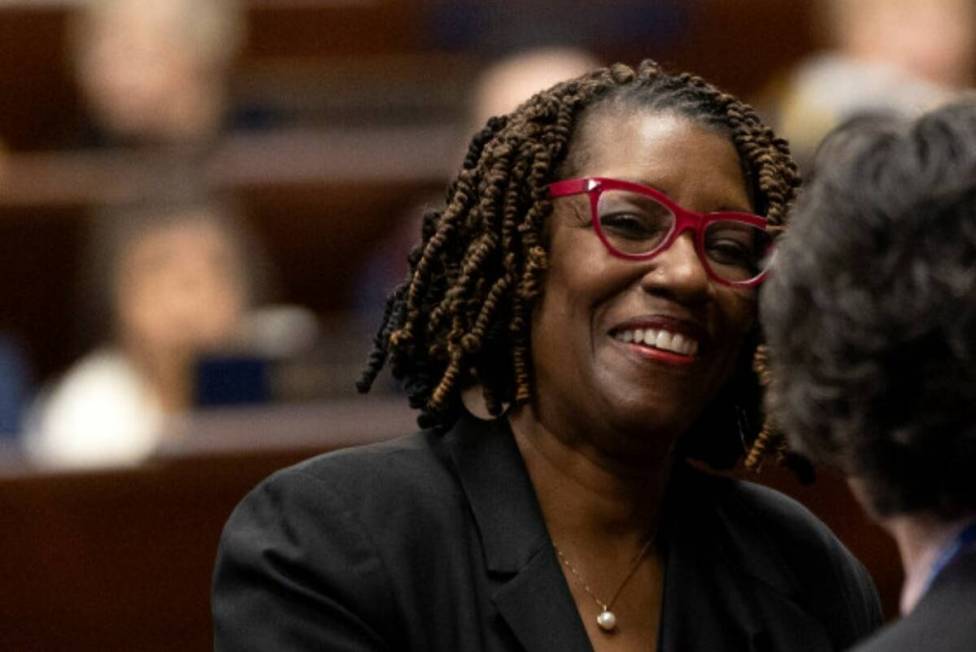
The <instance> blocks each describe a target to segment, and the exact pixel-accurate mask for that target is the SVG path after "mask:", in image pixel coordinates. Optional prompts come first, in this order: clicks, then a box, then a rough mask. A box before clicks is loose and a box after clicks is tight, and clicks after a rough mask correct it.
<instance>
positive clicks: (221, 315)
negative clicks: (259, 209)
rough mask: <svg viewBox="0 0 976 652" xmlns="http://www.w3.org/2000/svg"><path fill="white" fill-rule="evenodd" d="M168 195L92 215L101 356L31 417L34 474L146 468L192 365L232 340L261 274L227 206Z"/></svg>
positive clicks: (78, 367) (179, 406) (85, 362)
mask: <svg viewBox="0 0 976 652" xmlns="http://www.w3.org/2000/svg"><path fill="white" fill-rule="evenodd" d="M172 194H173V195H176V196H175V197H171V196H170V193H166V192H163V193H161V197H160V198H158V199H157V198H150V199H147V200H146V201H145V202H140V203H137V204H132V205H128V204H127V205H121V206H116V207H111V208H109V209H107V210H106V211H104V212H103V213H102V214H99V215H98V216H97V217H98V218H99V219H98V220H97V221H96V225H95V228H94V229H93V232H92V237H91V243H90V249H91V251H90V252H89V258H90V265H89V268H88V269H89V271H92V272H93V273H92V279H91V281H92V282H91V286H92V287H91V289H92V293H91V297H90V298H91V299H92V305H91V306H90V308H92V312H93V313H95V314H96V315H97V317H99V318H100V319H99V320H98V321H99V322H100V323H98V324H93V326H94V330H96V331H97V338H98V346H97V348H95V349H94V350H93V351H91V352H89V353H88V354H86V355H85V356H83V357H82V358H81V359H80V360H78V361H77V362H75V363H74V364H73V365H72V367H71V368H70V369H69V370H68V371H67V372H66V373H65V374H64V376H63V377H62V378H60V379H58V381H57V382H56V383H55V384H54V385H53V386H52V387H51V388H50V390H49V391H48V392H46V393H45V394H44V395H43V396H42V397H40V399H39V400H38V402H37V404H36V405H35V406H34V407H33V409H32V414H31V415H29V418H28V423H27V428H26V430H27V433H26V439H25V446H26V449H27V452H28V454H29V455H30V456H31V458H32V459H33V460H34V461H35V462H36V463H38V464H40V465H43V466H54V467H90V466H114V465H134V464H139V463H141V462H143V461H145V460H146V459H147V458H148V457H149V456H151V455H152V454H153V453H154V452H155V451H156V450H157V449H158V448H159V446H160V445H161V444H163V443H164V442H165V441H166V439H167V437H171V435H169V434H168V428H169V426H170V425H171V422H172V420H173V419H174V418H176V417H179V416H180V415H183V414H185V413H186V411H187V410H189V409H190V408H191V407H192V401H193V393H194V389H195V388H194V373H195V365H196V362H197V360H198V358H199V356H201V355H203V354H206V353H208V352H213V351H219V350H225V349H227V348H229V347H231V346H233V345H234V344H235V341H236V339H237V338H238V336H239V333H240V331H241V329H242V326H243V324H244V320H245V317H246V316H247V313H248V309H249V307H250V304H251V300H252V293H253V290H254V289H255V286H256V283H255V282H254V276H255V272H254V270H255V268H256V267H258V266H257V265H254V264H253V263H252V264H251V265H250V266H248V265H247V261H251V260H252V259H253V256H250V253H251V251H250V250H251V248H250V247H248V244H249V242H248V238H247V237H246V234H245V233H244V232H243V229H242V228H241V226H240V225H239V224H238V223H237V221H236V220H235V219H234V216H233V214H232V211H231V209H229V208H228V207H224V206H222V205H220V204H219V203H218V202H214V201H212V200H210V199H208V198H206V197H198V196H196V194H195V193H189V195H190V196H188V197H183V196H182V193H179V192H175V193H172ZM93 321H94V320H93Z"/></svg>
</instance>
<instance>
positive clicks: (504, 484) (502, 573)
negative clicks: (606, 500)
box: [445, 415, 592, 652]
mask: <svg viewBox="0 0 976 652" xmlns="http://www.w3.org/2000/svg"><path fill="white" fill-rule="evenodd" d="M445 444H446V445H447V447H448V449H449V451H450V455H451V457H452V459H453V460H454V464H455V466H456V468H457V472H458V476H459V478H460V482H461V486H462V487H463V490H464V493H465V495H466V496H467V499H468V503H469V504H470V506H471V511H472V513H473V514H474V520H475V523H476V525H477V528H478V532H479V534H480V535H481V541H482V546H483V549H484V555H485V565H486V567H487V569H488V572H489V574H490V575H492V576H493V578H492V579H493V580H494V584H495V588H494V589H493V595H492V600H493V602H494V604H495V607H496V608H497V609H498V613H499V615H500V616H501V618H502V619H503V620H504V621H505V623H506V624H507V625H508V627H509V628H510V629H511V630H512V632H513V633H514V634H515V637H516V638H517V639H518V640H519V642H520V643H521V644H522V646H523V647H524V648H525V649H526V650H529V651H531V652H543V651H549V650H566V651H567V652H592V648H591V646H590V642H589V639H588V638H587V635H586V630H585V628H584V627H583V623H582V621H581V620H580V617H579V613H578V612H577V610H576V604H575V603H574V602H573V598H572V595H571V593H570V591H569V587H568V586H567V585H566V579H565V577H564V576H563V573H562V570H561V569H560V567H559V562H558V560H557V559H556V555H555V553H554V551H553V547H552V542H551V539H550V538H549V532H548V530H546V526H545V521H543V518H542V509H541V508H540V507H539V501H538V499H537V497H536V494H535V489H534V488H533V486H532V482H531V481H530V480H529V475H528V471H527V470H526V468H525V463H524V462H523V460H522V454H521V453H520V452H519V450H518V447H517V446H516V444H515V438H514V436H513V435H512V431H511V428H510V427H509V425H508V420H507V419H505V418H504V417H503V418H500V419H496V420H494V421H482V420H480V419H476V418H475V417H472V416H470V415H465V416H463V417H462V418H461V419H460V420H459V421H458V423H457V424H456V425H455V426H454V428H452V430H451V431H450V432H449V433H448V434H447V435H446V439H445Z"/></svg>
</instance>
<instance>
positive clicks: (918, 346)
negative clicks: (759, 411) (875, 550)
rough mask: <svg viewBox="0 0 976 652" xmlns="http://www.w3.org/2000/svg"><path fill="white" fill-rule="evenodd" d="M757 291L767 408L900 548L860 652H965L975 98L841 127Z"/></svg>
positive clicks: (973, 554) (975, 594) (971, 493)
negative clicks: (897, 613)
mask: <svg viewBox="0 0 976 652" xmlns="http://www.w3.org/2000/svg"><path fill="white" fill-rule="evenodd" d="M794 222H795V224H794V225H793V226H792V227H791V231H790V234H789V236H788V238H786V240H787V242H786V243H785V244H784V245H783V246H782V248H781V249H780V250H779V251H778V255H780V254H781V256H780V260H779V261H778V262H777V264H776V266H775V267H774V273H773V278H772V280H771V281H770V282H769V283H768V284H767V285H766V286H765V287H764V288H763V290H762V315H763V323H764V326H765V328H766V330H767V336H768V341H769V347H770V363H771V364H770V371H771V372H772V377H773V379H774V380H773V382H772V391H771V392H770V393H769V396H768V401H769V405H770V413H771V415H772V416H773V418H774V419H775V420H776V421H777V423H778V427H779V428H781V429H782V430H783V431H785V432H786V433H788V435H789V436H790V438H791V440H792V441H793V442H794V443H795V444H796V446H797V448H799V449H800V450H803V451H806V452H807V453H808V454H809V455H810V456H811V457H813V458H815V459H819V460H821V461H823V462H825V463H828V464H831V465H833V466H835V467H837V468H839V469H840V470H842V471H843V472H844V473H845V474H846V475H847V476H848V477H849V479H850V484H851V486H852V488H853V491H854V494H855V496H856V497H857V498H858V499H859V501H860V502H861V503H862V504H863V505H864V506H865V507H866V509H867V511H868V512H869V513H870V514H871V515H872V516H873V517H874V518H875V519H877V520H878V522H879V523H881V525H883V526H884V527H885V528H886V529H887V530H888V531H889V532H890V533H891V535H892V536H893V537H894V539H895V541H896V543H897V544H898V548H899V551H900V553H901V557H902V561H903V565H904V569H905V584H904V587H903V590H902V597H901V610H902V613H903V614H904V615H905V618H903V619H902V620H900V621H898V622H897V623H894V624H893V625H891V626H889V627H888V628H887V629H886V630H884V631H883V632H882V633H880V634H879V635H878V636H877V637H874V638H872V639H871V640H870V641H869V642H866V643H865V644H864V645H863V646H861V647H858V648H857V649H858V650H864V651H865V652H867V651H868V650H870V651H874V650H877V651H879V652H880V651H881V650H886V651H887V650H912V651H915V650H939V651H943V652H950V651H954V650H959V651H962V650H966V651H967V652H969V651H972V650H974V649H976V618H974V616H973V605H976V474H974V469H976V99H974V98H970V99H969V100H967V101H965V102H961V103H956V104H952V105H949V106H946V107H944V108H941V109H938V110H936V111H933V112H931V113H929V114H926V115H924V116H922V117H920V118H917V119H916V120H915V121H912V122H909V121H906V120H903V119H898V118H892V117H883V116H878V117H874V118H868V117H864V118H861V119H858V120H856V121H855V122H854V123H852V124H850V125H847V126H845V127H844V128H842V129H841V130H839V131H838V132H836V133H834V134H833V135H832V136H831V137H830V138H829V139H828V140H827V141H826V143H825V144H824V145H823V147H822V149H821V153H820V154H819V156H818V162H817V167H816V171H815V178H814V179H813V182H812V183H811V185H810V186H809V188H808V189H807V190H806V192H805V194H804V196H803V198H802V199H801V201H800V202H798V206H797V209H796V213H795V215H794Z"/></svg>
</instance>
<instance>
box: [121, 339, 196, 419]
mask: <svg viewBox="0 0 976 652" xmlns="http://www.w3.org/2000/svg"><path fill="white" fill-rule="evenodd" d="M126 351H127V354H128V355H129V357H130V359H131V360H132V361H133V363H134V364H135V365H136V367H137V368H138V369H139V371H140V373H141V374H142V376H143V378H144V379H145V381H146V383H147V385H149V387H151V388H152V391H153V393H154V394H155V396H156V399H157V400H158V401H159V405H160V407H161V408H162V410H163V412H165V413H167V414H179V413H181V412H184V411H185V410H187V409H188V407H189V405H190V397H191V392H192V378H191V375H192V368H193V358H192V356H191V355H189V353H188V352H183V351H179V352H178V351H164V352H159V351H150V350H147V349H146V348H145V347H139V346H134V345H130V346H128V347H127V348H126Z"/></svg>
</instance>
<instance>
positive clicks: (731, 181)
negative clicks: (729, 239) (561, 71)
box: [570, 109, 752, 208]
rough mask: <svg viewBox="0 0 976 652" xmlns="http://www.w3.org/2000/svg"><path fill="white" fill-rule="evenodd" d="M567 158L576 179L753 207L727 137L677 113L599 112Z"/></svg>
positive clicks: (572, 145)
mask: <svg viewBox="0 0 976 652" xmlns="http://www.w3.org/2000/svg"><path fill="white" fill-rule="evenodd" d="M570 156H571V157H573V158H574V161H575V163H576V164H575V165H574V166H573V167H574V169H573V173H574V176H581V177H582V176H607V177H612V178H619V179H627V180H632V181H639V182H641V183H645V184H648V185H651V186H654V187H655V188H658V189H659V190H662V191H663V192H665V193H667V194H669V195H672V197H673V198H675V199H678V200H680V198H681V196H682V195H684V196H687V193H688V192H689V191H690V190H692V189H695V190H697V191H698V192H699V193H704V194H706V195H714V201H716V202H718V203H721V204H723V205H724V204H738V205H739V206H738V207H739V208H748V207H749V206H751V205H752V202H751V201H749V193H748V189H747V184H746V178H745V174H744V172H743V169H742V163H741V160H740V158H739V154H738V152H737V151H736V149H735V145H733V143H732V140H731V139H730V137H729V136H728V135H727V134H725V133H723V132H721V131H719V130H717V129H714V128H711V127H709V126H705V125H702V124H700V123H698V122H696V121H694V120H693V119H690V118H687V117H684V116H681V115H678V114H676V113H671V112H656V111H636V112H635V111H627V110H619V109H617V110H615V109H607V110H600V111H598V112H596V113H593V114H591V115H590V116H589V117H588V118H587V119H586V122H584V123H583V124H582V125H581V128H580V130H579V131H578V133H577V135H576V138H575V140H574V141H573V142H572V143H571V145H570ZM724 207H725V208H733V207H735V206H731V205H730V206H724Z"/></svg>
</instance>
